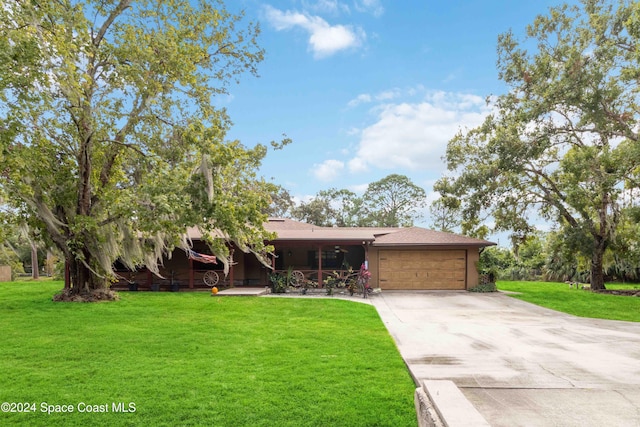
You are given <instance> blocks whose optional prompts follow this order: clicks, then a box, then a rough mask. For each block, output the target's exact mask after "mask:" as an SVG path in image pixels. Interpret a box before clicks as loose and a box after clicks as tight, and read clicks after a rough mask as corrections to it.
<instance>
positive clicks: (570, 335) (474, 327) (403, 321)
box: [371, 291, 640, 427]
mask: <svg viewBox="0 0 640 427" xmlns="http://www.w3.org/2000/svg"><path fill="white" fill-rule="evenodd" d="M621 298H622V297H621ZM371 301H372V302H373V304H374V306H375V307H376V309H377V310H378V313H379V314H380V316H381V318H382V321H383V322H384V324H385V325H386V327H387V328H388V330H389V332H390V333H391V335H392V336H393V337H394V339H395V341H396V343H397V346H398V348H399V350H400V353H401V354H402V357H403V358H404V359H405V361H406V362H407V365H408V366H409V369H410V371H411V373H412V375H413V376H414V378H415V379H416V380H417V381H422V380H452V381H453V382H454V383H455V385H457V387H458V388H459V389H460V391H462V393H463V394H464V396H465V397H466V398H467V400H468V401H469V402H471V404H472V405H473V406H474V407H475V408H476V409H477V411H478V412H479V413H480V414H481V415H482V416H483V417H484V418H485V420H486V421H488V422H489V424H491V425H492V426H528V427H529V426H563V427H564V426H581V427H583V426H640V323H632V322H618V321H609V320H596V319H583V318H579V317H574V316H570V315H566V314H563V313H558V312H556V311H552V310H547V309H544V308H541V307H538V306H535V305H532V304H528V303H525V302H522V301H519V300H516V299H514V298H511V297H509V296H507V295H504V294H500V293H492V294H477V293H468V292H410V291H408V292H390V291H385V292H384V293H383V294H381V295H378V296H376V297H375V298H372V299H371Z"/></svg>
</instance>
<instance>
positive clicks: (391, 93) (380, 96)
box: [347, 86, 424, 108]
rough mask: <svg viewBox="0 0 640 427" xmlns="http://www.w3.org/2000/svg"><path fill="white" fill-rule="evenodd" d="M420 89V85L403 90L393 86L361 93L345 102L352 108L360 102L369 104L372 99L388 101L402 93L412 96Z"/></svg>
mask: <svg viewBox="0 0 640 427" xmlns="http://www.w3.org/2000/svg"><path fill="white" fill-rule="evenodd" d="M420 90H424V88H421V87H420V86H418V87H416V88H409V89H405V90H402V89H399V88H393V89H389V90H384V91H382V92H378V93H377V94H375V95H371V94H369V93H361V94H360V95H358V96H356V97H355V98H353V99H352V100H351V101H349V102H347V107H349V108H353V107H357V106H358V105H360V104H369V103H371V102H373V101H390V100H392V99H396V98H399V97H401V96H403V95H408V96H414V95H415V94H416V93H418V91H420Z"/></svg>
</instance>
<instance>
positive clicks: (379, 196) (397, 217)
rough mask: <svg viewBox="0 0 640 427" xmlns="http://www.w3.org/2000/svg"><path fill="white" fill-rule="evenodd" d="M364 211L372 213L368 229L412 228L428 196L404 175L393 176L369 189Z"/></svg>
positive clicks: (383, 179)
mask: <svg viewBox="0 0 640 427" xmlns="http://www.w3.org/2000/svg"><path fill="white" fill-rule="evenodd" d="M363 199H364V204H363V208H364V209H365V210H366V211H367V212H368V213H369V217H368V219H367V220H366V222H368V224H367V225H374V226H378V227H399V226H412V225H413V222H414V221H415V220H416V219H419V218H420V217H421V215H422V214H421V212H420V211H419V210H420V209H421V208H423V207H425V205H426V199H427V195H426V192H425V191H424V189H423V188H421V187H419V186H417V185H415V184H414V183H413V182H412V181H411V180H410V179H409V178H408V177H406V176H404V175H398V174H391V175H388V176H386V177H384V178H382V179H381V180H379V181H376V182H372V183H371V184H369V186H368V187H367V191H366V193H365V195H364V197H363Z"/></svg>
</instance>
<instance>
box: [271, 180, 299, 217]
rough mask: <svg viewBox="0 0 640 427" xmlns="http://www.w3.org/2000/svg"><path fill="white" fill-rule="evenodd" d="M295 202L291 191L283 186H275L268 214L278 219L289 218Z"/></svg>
mask: <svg viewBox="0 0 640 427" xmlns="http://www.w3.org/2000/svg"><path fill="white" fill-rule="evenodd" d="M294 207H295V202H294V201H293V198H292V197H291V194H290V193H289V191H288V190H287V189H286V188H284V187H282V186H279V185H277V186H274V189H273V191H272V193H271V203H270V204H269V207H268V209H267V211H266V214H267V215H269V216H272V217H276V218H287V217H289V216H290V215H291V211H292V209H293V208H294Z"/></svg>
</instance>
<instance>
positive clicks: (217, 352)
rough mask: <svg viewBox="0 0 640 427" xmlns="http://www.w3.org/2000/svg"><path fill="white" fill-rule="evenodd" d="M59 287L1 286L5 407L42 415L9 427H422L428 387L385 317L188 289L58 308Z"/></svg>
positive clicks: (343, 305) (343, 304) (325, 303)
mask: <svg viewBox="0 0 640 427" xmlns="http://www.w3.org/2000/svg"><path fill="white" fill-rule="evenodd" d="M60 288H61V283H60V282H33V283H30V282H20V283H15V282H14V283H2V284H0V325H2V327H1V328H2V333H1V335H2V338H1V340H0V372H2V375H1V376H0V402H20V403H24V402H33V403H35V404H36V408H35V409H36V412H35V413H0V424H2V425H7V424H19V425H65V426H67V425H77V426H81V425H82V426H83V425H109V426H112V425H157V426H163V425H164V426H176V425H184V426H194V425H206V426H248V425H251V426H329V425H331V426H343V425H344V426H415V425H416V415H415V410H414V407H413V392H414V389H415V386H414V384H413V381H412V380H411V378H410V375H409V373H408V371H407V369H406V367H405V365H404V363H403V362H402V359H401V357H400V355H399V353H398V351H397V349H396V347H395V344H394V343H393V340H392V339H391V337H390V336H389V334H388V333H387V331H386V329H385V328H384V325H383V324H382V322H381V321H380V318H379V317H378V314H377V313H376V311H375V309H374V308H373V307H372V306H369V305H365V304H360V303H354V302H349V301H341V300H331V299H280V298H252V297H217V298H212V297H211V296H210V295H209V294H207V293H186V292H184V293H151V292H139V293H136V292H130V293H128V292H122V293H121V300H120V301H119V302H110V303H93V304H81V303H53V302H51V296H52V295H53V294H54V293H55V291H56V290H58V289H60ZM81 402H82V403H84V404H89V405H104V406H103V407H102V408H100V407H98V408H97V409H104V408H105V407H106V408H107V409H108V411H109V412H105V413H86V412H85V413H80V412H78V409H81V408H80V407H79V406H78V405H79V404H80V403H81ZM119 402H121V403H123V404H124V405H125V407H128V405H129V402H133V403H134V404H135V412H129V413H116V412H114V411H113V404H114V403H115V404H116V405H117V404H118V403H119ZM43 403H46V404H49V405H63V404H64V405H67V404H68V405H72V406H73V409H74V412H73V413H53V414H50V415H49V414H46V413H43V412H42V409H43V406H42V405H43Z"/></svg>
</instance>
